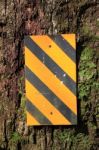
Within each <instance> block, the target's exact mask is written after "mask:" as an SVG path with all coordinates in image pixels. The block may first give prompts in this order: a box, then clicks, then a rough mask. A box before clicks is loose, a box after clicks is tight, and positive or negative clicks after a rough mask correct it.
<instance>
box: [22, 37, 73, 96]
mask: <svg viewBox="0 0 99 150" xmlns="http://www.w3.org/2000/svg"><path fill="white" fill-rule="evenodd" d="M25 45H26V47H27V48H29V50H31V52H32V53H33V54H35V55H36V56H37V57H38V58H39V59H40V60H41V61H42V62H43V63H44V64H45V65H46V66H47V67H48V68H49V69H50V70H51V71H52V72H53V73H54V74H55V75H56V76H57V77H58V78H59V79H60V80H61V81H62V82H63V84H64V85H66V86H67V87H68V88H69V89H70V90H71V91H72V93H73V94H74V95H76V83H75V82H74V81H73V80H72V79H71V78H70V77H69V76H68V75H67V74H66V73H65V72H64V71H63V70H62V69H61V68H60V67H59V66H58V65H57V64H56V63H55V62H54V61H53V60H52V59H51V58H50V57H49V56H48V55H47V54H46V53H45V52H44V51H43V50H42V49H41V48H40V47H39V46H38V45H37V44H36V43H35V42H34V41H33V40H32V39H31V38H29V37H26V38H25Z"/></svg>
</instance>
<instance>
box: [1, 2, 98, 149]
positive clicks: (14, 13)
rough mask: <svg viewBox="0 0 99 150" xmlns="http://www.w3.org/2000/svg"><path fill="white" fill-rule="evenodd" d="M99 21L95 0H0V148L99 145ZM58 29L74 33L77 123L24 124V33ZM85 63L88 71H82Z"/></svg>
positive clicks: (51, 32) (55, 30) (50, 147)
mask: <svg viewBox="0 0 99 150" xmlns="http://www.w3.org/2000/svg"><path fill="white" fill-rule="evenodd" d="M98 27H99V2H98V0H92V1H89V0H48V1H47V0H1V1H0V149H1V150H36V149H37V150H84V149H86V150H91V149H92V150H97V149H98V135H97V131H98V126H99V123H98V112H97V111H98V105H97V103H98V97H99V96H98V90H97V89H98V87H99V84H98V82H99V50H98V44H99V31H98ZM61 33H76V35H77V65H78V70H77V72H78V125H77V126H40V127H27V126H26V116H25V107H24V106H25V85H24V80H25V78H24V36H25V35H32V34H33V35H39V34H61ZM89 47H90V49H93V51H92V54H91V52H89V51H88V48H89ZM86 49H87V50H86ZM84 51H85V54H84ZM87 52H88V56H90V59H89V57H87ZM85 56H86V57H87V59H86V58H85ZM88 61H89V62H91V61H92V62H93V64H94V65H95V67H94V66H90V64H88ZM86 64H88V65H86ZM82 68H83V69H82ZM86 68H87V71H89V70H92V71H91V72H94V73H93V74H92V75H93V76H92V77H90V78H88V77H89V75H90V72H88V73H89V75H88V74H87V75H86V72H85V76H83V75H82V74H81V73H82V71H83V70H86ZM85 78H87V79H86V80H85ZM89 79H90V80H89ZM87 81H88V84H86V83H87ZM92 85H93V86H92ZM83 88H84V89H83Z"/></svg>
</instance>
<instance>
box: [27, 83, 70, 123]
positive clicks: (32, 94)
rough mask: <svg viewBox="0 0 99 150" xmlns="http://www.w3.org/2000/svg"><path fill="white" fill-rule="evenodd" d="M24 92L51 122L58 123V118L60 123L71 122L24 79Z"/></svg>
mask: <svg viewBox="0 0 99 150" xmlns="http://www.w3.org/2000/svg"><path fill="white" fill-rule="evenodd" d="M26 92H27V93H26V95H27V98H28V99H29V100H30V101H31V102H32V103H33V105H35V106H36V108H37V109H39V110H40V111H41V112H42V113H43V114H44V115H45V116H46V117H47V118H48V119H49V120H50V121H51V122H52V124H56V125H58V124H60V120H61V122H62V124H68V125H70V124H71V123H70V122H69V121H68V120H67V119H66V118H65V117H64V116H63V115H62V114H61V113H60V112H59V111H58V110H57V109H56V108H55V107H54V106H53V105H52V104H51V103H50V102H49V101H48V100H47V99H46V98H45V97H44V96H43V95H42V94H41V93H40V92H39V91H38V90H37V89H36V88H35V87H34V86H33V85H32V84H31V83H30V82H29V81H28V80H26ZM51 112H52V115H51Z"/></svg>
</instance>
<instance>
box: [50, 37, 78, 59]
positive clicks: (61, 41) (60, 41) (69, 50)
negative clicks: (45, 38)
mask: <svg viewBox="0 0 99 150" xmlns="http://www.w3.org/2000/svg"><path fill="white" fill-rule="evenodd" d="M49 37H50V38H51V39H52V40H53V41H54V42H55V43H56V44H57V45H58V46H59V47H60V48H61V49H62V50H63V51H64V52H65V53H66V54H67V55H68V56H69V57H70V58H71V59H72V60H73V61H74V62H76V51H75V50H74V48H73V47H72V46H71V45H70V44H69V43H68V42H67V41H66V40H65V39H64V38H63V37H62V36H61V35H57V36H53V35H51V36H49Z"/></svg>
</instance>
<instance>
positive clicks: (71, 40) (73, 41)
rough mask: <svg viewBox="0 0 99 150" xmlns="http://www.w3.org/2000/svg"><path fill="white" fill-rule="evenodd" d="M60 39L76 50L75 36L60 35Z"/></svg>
mask: <svg viewBox="0 0 99 150" xmlns="http://www.w3.org/2000/svg"><path fill="white" fill-rule="evenodd" d="M62 37H63V38H64V39H65V40H66V41H67V42H68V43H69V44H70V45H71V46H72V47H73V48H74V49H75V50H76V42H75V41H76V37H75V34H62Z"/></svg>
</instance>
